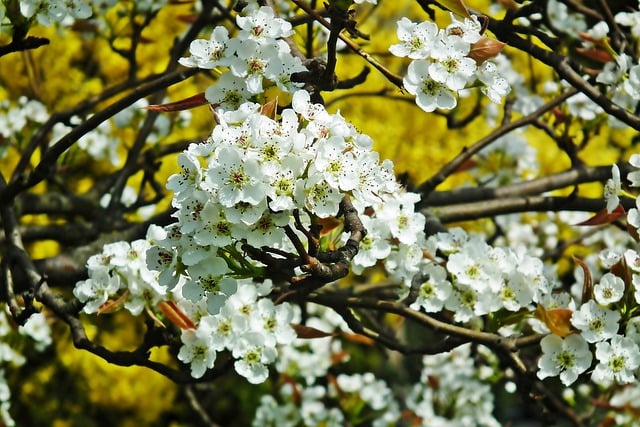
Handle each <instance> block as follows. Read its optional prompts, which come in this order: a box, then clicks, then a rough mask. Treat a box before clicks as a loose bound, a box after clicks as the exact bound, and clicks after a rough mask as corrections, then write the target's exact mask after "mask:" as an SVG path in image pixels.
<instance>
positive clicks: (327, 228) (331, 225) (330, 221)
mask: <svg viewBox="0 0 640 427" xmlns="http://www.w3.org/2000/svg"><path fill="white" fill-rule="evenodd" d="M318 223H319V224H320V225H322V229H321V230H320V235H321V236H325V235H327V234H329V233H331V232H332V231H333V230H335V229H336V228H337V227H339V226H341V225H342V221H340V220H339V219H337V218H335V217H332V216H328V217H326V218H320V219H319V220H318Z"/></svg>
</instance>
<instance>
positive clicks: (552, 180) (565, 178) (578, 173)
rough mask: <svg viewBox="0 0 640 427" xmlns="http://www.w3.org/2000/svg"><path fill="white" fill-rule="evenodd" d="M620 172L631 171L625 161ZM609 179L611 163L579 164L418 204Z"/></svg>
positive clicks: (501, 196) (483, 199)
mask: <svg viewBox="0 0 640 427" xmlns="http://www.w3.org/2000/svg"><path fill="white" fill-rule="evenodd" d="M618 167H619V169H620V175H621V176H626V175H627V174H628V173H629V172H631V171H632V170H634V169H635V168H633V167H632V166H631V165H630V164H629V163H620V164H618ZM608 178H611V166H595V167H589V166H581V167H578V168H573V169H570V170H567V171H565V172H560V173H557V174H554V175H550V176H545V177H542V178H537V179H533V180H530V181H524V182H518V183H515V184H510V185H505V186H503V187H496V188H486V187H473V188H460V189H456V190H451V191H434V192H432V193H430V194H429V195H428V196H427V197H426V198H424V199H423V200H422V201H421V202H420V206H425V207H427V206H428V207H435V206H449V205H456V204H462V203H471V202H486V201H489V200H497V199H504V198H512V197H523V196H532V195H536V194H542V193H544V192H547V191H552V190H558V189H562V188H567V187H570V186H575V185H579V184H584V183H588V182H605V181H606V180H607V179H608Z"/></svg>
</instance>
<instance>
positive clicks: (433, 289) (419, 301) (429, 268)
mask: <svg viewBox="0 0 640 427" xmlns="http://www.w3.org/2000/svg"><path fill="white" fill-rule="evenodd" d="M422 274H424V275H425V279H423V280H422V281H421V284H420V287H419V288H418V297H417V298H416V301H415V302H414V303H413V304H411V308H412V309H414V310H418V309H420V308H423V309H424V310H425V311H426V312H427V313H433V312H438V311H440V310H442V307H443V306H444V304H445V302H446V301H447V300H448V298H449V296H450V295H451V293H452V291H453V289H452V287H451V282H449V280H447V270H445V269H444V268H443V267H442V266H440V265H438V264H436V263H429V264H427V265H426V266H425V267H424V268H423V270H422Z"/></svg>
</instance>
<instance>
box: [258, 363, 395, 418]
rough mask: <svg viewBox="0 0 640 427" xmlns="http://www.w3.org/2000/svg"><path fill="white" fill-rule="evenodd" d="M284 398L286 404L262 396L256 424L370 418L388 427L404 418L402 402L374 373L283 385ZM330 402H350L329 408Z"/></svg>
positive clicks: (344, 375)
mask: <svg viewBox="0 0 640 427" xmlns="http://www.w3.org/2000/svg"><path fill="white" fill-rule="evenodd" d="M280 398H281V400H282V401H284V403H278V401H277V400H276V399H275V398H274V397H273V396H271V395H264V396H262V398H261V400H260V406H258V408H257V410H256V415H255V418H254V420H253V425H254V426H278V427H280V426H291V427H294V426H309V427H311V426H318V425H326V426H342V425H345V423H346V421H347V419H353V418H354V417H357V418H369V417H370V418H372V419H373V422H372V423H371V425H372V426H373V427H387V426H394V425H397V423H398V421H399V420H400V409H399V405H398V402H397V401H396V400H395V397H394V396H393V394H392V391H391V389H390V388H389V386H388V385H387V384H386V383H385V382H384V381H382V380H378V379H376V377H375V376H374V375H373V374H372V373H370V372H367V373H365V374H353V375H347V374H340V375H338V376H337V377H336V378H335V381H333V382H331V383H330V385H329V387H325V386H323V385H319V384H318V385H310V386H303V385H300V384H292V383H287V384H283V386H282V387H281V388H280ZM329 401H344V402H348V404H345V405H344V406H343V407H342V408H340V407H335V406H333V407H328V406H327V402H329ZM345 412H346V414H345ZM350 412H353V413H350Z"/></svg>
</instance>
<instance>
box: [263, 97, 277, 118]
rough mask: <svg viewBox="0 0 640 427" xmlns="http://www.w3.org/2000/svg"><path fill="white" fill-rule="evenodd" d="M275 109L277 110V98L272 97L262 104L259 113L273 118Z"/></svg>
mask: <svg viewBox="0 0 640 427" xmlns="http://www.w3.org/2000/svg"><path fill="white" fill-rule="evenodd" d="M276 111H278V98H275V99H272V100H271V101H269V102H267V103H266V104H264V105H263V106H262V109H261V110H260V114H262V115H263V116H266V117H269V118H270V119H275V118H276Z"/></svg>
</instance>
